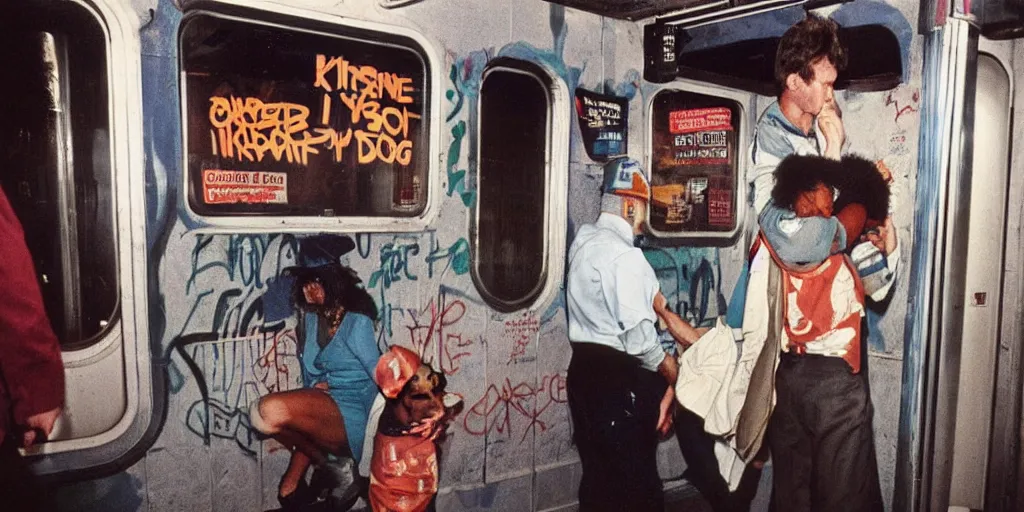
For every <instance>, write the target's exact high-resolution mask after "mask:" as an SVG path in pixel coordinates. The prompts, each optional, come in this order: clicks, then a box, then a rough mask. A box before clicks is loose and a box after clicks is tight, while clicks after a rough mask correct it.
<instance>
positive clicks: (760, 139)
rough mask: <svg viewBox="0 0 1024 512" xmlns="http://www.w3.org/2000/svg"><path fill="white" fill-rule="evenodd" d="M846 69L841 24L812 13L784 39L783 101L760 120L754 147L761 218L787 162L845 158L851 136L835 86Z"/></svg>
mask: <svg viewBox="0 0 1024 512" xmlns="http://www.w3.org/2000/svg"><path fill="white" fill-rule="evenodd" d="M845 67H846V50H845V49H844V48H843V46H842V45H841V44H840V43H839V27H838V26H837V25H836V22H834V21H832V20H829V19H825V18H821V17H819V16H816V15H814V14H808V15H807V18H806V19H804V20H803V21H801V22H799V23H797V24H796V25H793V26H792V27H790V28H789V30H787V31H786V33H785V34H783V35H782V39H781V40H780V41H779V48H778V50H777V52H776V54H775V80H776V82H777V84H778V86H779V90H780V92H779V99H778V101H776V102H774V103H772V104H771V105H769V106H768V108H767V109H766V110H765V112H764V114H762V115H761V119H760V120H758V122H757V128H756V132H755V134H754V144H753V147H752V149H751V158H752V163H753V167H752V172H751V174H750V182H751V185H752V188H753V193H752V194H751V199H752V201H753V206H754V212H755V214H760V213H761V210H762V209H764V207H765V205H766V204H768V201H769V199H770V195H771V189H772V180H773V178H772V172H773V171H775V167H776V166H778V165H779V162H781V161H782V159H783V158H785V157H787V156H789V155H792V154H797V155H817V156H824V157H828V158H831V159H833V160H838V159H839V157H840V155H841V154H842V149H843V142H844V140H845V137H846V134H845V131H844V129H843V122H842V119H841V118H840V114H839V110H838V109H837V108H836V104H835V98H834V96H833V86H834V85H835V81H836V77H837V76H838V74H839V71H842V69H843V68H845ZM815 124H817V126H815ZM819 131H820V135H821V137H820V138H819Z"/></svg>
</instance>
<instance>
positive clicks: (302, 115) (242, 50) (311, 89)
mask: <svg viewBox="0 0 1024 512" xmlns="http://www.w3.org/2000/svg"><path fill="white" fill-rule="evenodd" d="M300 24H301V25H302V26H298V25H300ZM307 25H309V23H307V22H297V23H296V26H281V25H272V24H268V23H261V22H258V21H253V20H248V19H244V20H243V19H237V18H232V17H229V16H224V15H220V14H213V13H204V12H199V13H195V14H192V15H189V16H187V17H186V20H185V21H184V22H183V24H182V28H181V32H180V38H179V39H180V55H181V67H182V75H181V76H182V90H183V95H184V100H183V116H184V118H185V121H184V124H185V139H186V141H185V144H186V149H187V158H188V162H187V177H186V181H187V188H188V204H189V206H190V208H191V209H192V211H194V212H196V213H198V214H199V215H204V216H211V217H217V216H221V217H223V216H249V217H251V216H270V217H274V216H302V217H317V216H321V217H335V216H337V217H377V218H381V217H384V218H394V217H416V216H419V215H421V214H422V213H423V212H424V210H425V208H426V205H427V196H428V194H427V190H428V183H427V180H428V179H429V174H428V170H429V166H430V156H429V153H430V147H429V135H428V132H429V130H428V127H429V119H430V112H429V109H430V101H429V97H430V94H429V92H430V91H429V86H430V84H429V83H428V77H429V76H430V73H429V70H428V64H427V60H426V57H425V53H424V51H423V49H422V48H421V47H420V46H419V45H418V44H417V43H415V42H414V41H412V40H410V39H407V38H405V37H403V36H398V35H394V34H388V33H383V32H371V31H366V30H361V29H356V28H349V27H338V26H336V25H332V26H330V27H323V28H322V29H318V28H317V26H307ZM328 30H329V31H330V32H328Z"/></svg>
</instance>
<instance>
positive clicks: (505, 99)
mask: <svg viewBox="0 0 1024 512" xmlns="http://www.w3.org/2000/svg"><path fill="white" fill-rule="evenodd" d="M524 67H526V65H524ZM527 69H529V68H527ZM541 76H543V75H540V74H539V73H536V72H527V71H524V70H520V69H515V68H504V67H502V68H493V69H491V70H489V71H488V72H487V73H486V74H485V76H484V79H483V85H481V90H480V169H479V191H480V195H479V200H478V201H479V202H478V204H477V225H476V250H475V252H474V270H475V272H476V279H477V284H478V286H479V288H480V291H481V293H482V294H483V296H484V297H485V298H486V299H487V301H488V302H489V303H490V304H491V305H492V306H494V307H495V308H497V309H499V310H506V311H511V310H515V309H519V308H521V307H523V306H525V305H527V303H528V302H529V301H531V300H532V299H534V298H535V297H536V296H537V294H538V293H540V290H541V288H542V285H543V282H544V279H545V277H546V270H547V269H546V260H547V254H546V247H545V242H544V240H545V233H546V230H547V226H546V212H547V186H546V176H547V156H548V140H549V137H550V124H551V123H550V116H549V109H550V105H551V103H550V99H549V96H548V89H547V86H546V85H545V83H543V82H542V81H541V80H542V79H541V78H540V77H541Z"/></svg>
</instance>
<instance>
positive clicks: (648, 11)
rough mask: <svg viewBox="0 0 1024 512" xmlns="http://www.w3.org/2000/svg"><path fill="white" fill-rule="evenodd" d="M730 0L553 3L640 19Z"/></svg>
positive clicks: (570, 0) (559, 0)
mask: <svg viewBox="0 0 1024 512" xmlns="http://www.w3.org/2000/svg"><path fill="white" fill-rule="evenodd" d="M734 1H735V0H733V1H730V0H557V1H555V2H552V3H556V4H561V5H564V6H566V7H572V8H574V9H579V10H581V11H587V12H592V13H594V14H600V15H602V16H608V17H609V18H619V19H624V20H639V19H643V18H650V17H651V16H662V15H665V14H668V13H672V12H675V11H680V10H683V9H691V8H695V7H701V6H711V5H719V4H721V5H724V6H727V5H730V4H732V3H733V2H734Z"/></svg>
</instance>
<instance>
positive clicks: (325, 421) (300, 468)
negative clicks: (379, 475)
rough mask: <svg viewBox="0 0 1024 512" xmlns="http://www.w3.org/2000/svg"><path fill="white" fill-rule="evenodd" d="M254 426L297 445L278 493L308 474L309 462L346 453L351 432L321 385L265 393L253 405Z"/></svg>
mask: <svg viewBox="0 0 1024 512" xmlns="http://www.w3.org/2000/svg"><path fill="white" fill-rule="evenodd" d="M256 414H259V418H253V422H252V423H253V426H254V427H256V428H257V429H259V430H260V431H261V432H262V433H264V434H267V435H270V436H272V437H274V438H275V439H277V440H278V441H279V442H280V443H281V444H283V445H285V446H286V447H288V448H291V449H294V451H293V452H292V458H291V461H290V462H289V465H288V470H287V471H285V474H284V476H282V477H281V486H280V488H279V494H280V495H281V496H287V495H289V494H291V493H292V492H293V491H294V490H295V488H296V487H297V486H298V483H299V480H300V479H302V478H303V477H304V476H305V473H306V470H307V469H308V468H309V465H310V463H316V464H320V463H323V462H325V461H326V460H327V456H326V455H327V453H333V454H338V455H341V454H347V453H349V452H350V450H349V446H348V435H347V432H346V431H345V423H344V421H343V420H342V417H341V412H340V411H339V410H338V406H337V404H335V403H334V400H333V399H331V397H330V395H328V394H327V393H325V392H324V391H322V390H319V389H309V388H306V389H297V390H293V391H284V392H281V393H271V394H269V395H267V396H264V397H263V398H261V399H260V401H259V402H258V406H257V407H256V408H254V411H253V413H252V415H253V416H255V415H256Z"/></svg>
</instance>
